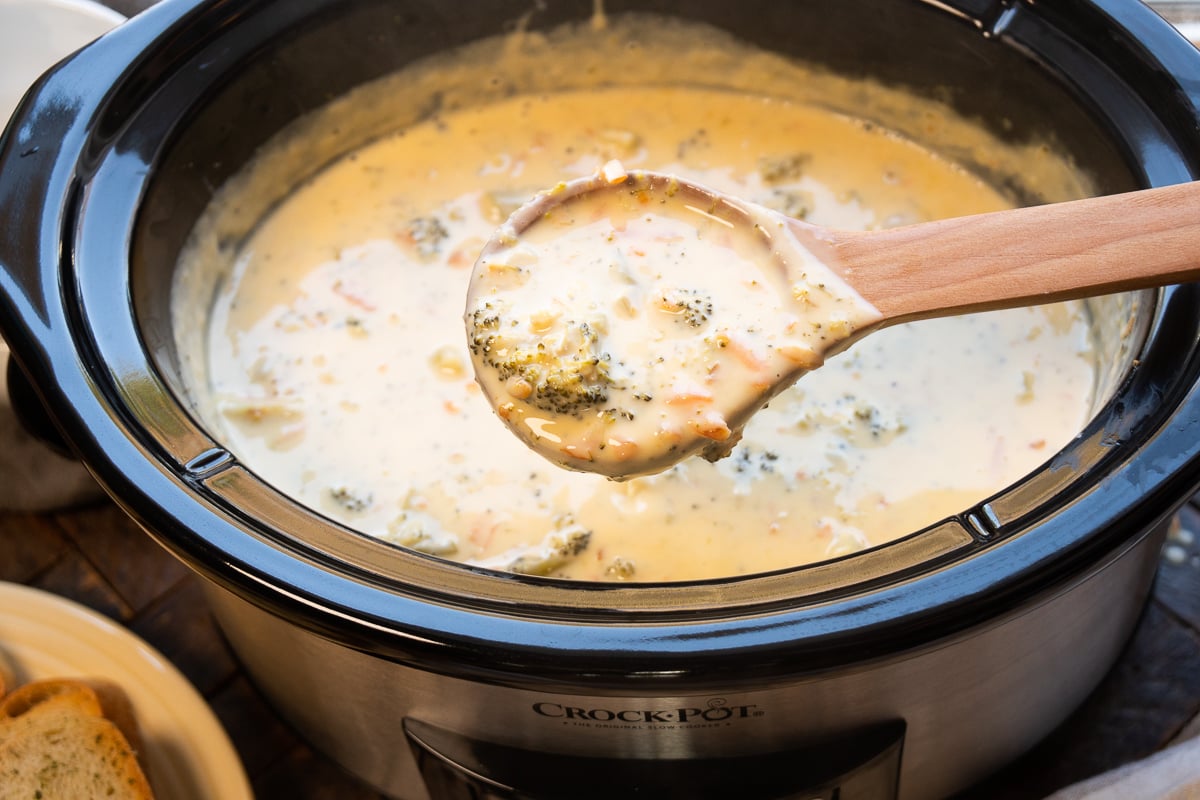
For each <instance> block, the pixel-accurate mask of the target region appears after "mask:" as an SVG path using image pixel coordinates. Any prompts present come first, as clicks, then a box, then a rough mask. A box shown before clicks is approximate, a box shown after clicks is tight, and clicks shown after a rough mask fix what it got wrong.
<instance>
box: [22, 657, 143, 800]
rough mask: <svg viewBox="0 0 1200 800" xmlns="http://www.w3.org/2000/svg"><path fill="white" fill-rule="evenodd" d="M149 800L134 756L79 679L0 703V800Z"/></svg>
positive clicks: (39, 686)
mask: <svg viewBox="0 0 1200 800" xmlns="http://www.w3.org/2000/svg"><path fill="white" fill-rule="evenodd" d="M34 797H37V798H42V800H89V799H90V798H113V800H122V799H124V798H128V799H129V800H150V798H152V797H153V794H152V792H151V789H150V784H149V782H148V781H147V780H146V775H145V773H144V772H143V771H142V768H141V765H140V764H139V763H138V760H137V754H136V753H135V752H134V750H133V748H132V747H131V746H130V744H129V741H128V739H127V738H126V737H125V735H124V734H123V733H121V730H120V729H119V728H118V727H117V725H116V724H114V723H113V721H112V720H110V719H107V718H106V717H105V716H103V713H102V707H101V702H100V698H99V697H98V696H97V694H96V692H95V691H94V690H93V689H92V688H91V687H90V686H88V685H87V684H86V683H84V682H82V681H71V680H53V681H40V682H35V683H31V684H28V685H26V686H22V687H20V688H18V689H16V690H15V691H13V692H12V693H11V694H9V695H8V696H7V697H5V698H3V700H2V701H0V800H28V798H34Z"/></svg>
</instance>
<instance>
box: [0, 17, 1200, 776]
mask: <svg viewBox="0 0 1200 800" xmlns="http://www.w3.org/2000/svg"><path fill="white" fill-rule="evenodd" d="M152 2H153V0H109V3H108V4H109V5H111V6H113V7H114V8H116V9H118V10H119V11H121V12H123V13H126V14H132V13H136V12H137V11H139V10H141V9H143V8H145V7H147V6H149V5H151V4H152ZM1179 523H1180V525H1181V527H1182V530H1183V531H1185V532H1191V531H1196V532H1200V505H1198V504H1197V502H1196V501H1195V500H1193V502H1192V503H1191V504H1189V505H1188V506H1187V507H1186V508H1185V510H1184V511H1183V512H1181V514H1180V516H1179ZM1181 538H1182V539H1183V541H1173V542H1172V543H1171V544H1170V545H1169V546H1168V548H1167V550H1166V551H1164V552H1165V553H1166V556H1165V557H1164V559H1163V565H1162V569H1161V571H1160V574H1159V577H1158V580H1157V582H1156V585H1155V590H1154V595H1153V598H1152V600H1151V602H1150V604H1149V605H1148V607H1147V609H1146V613H1145V615H1144V617H1143V619H1142V621H1141V624H1140V625H1139V627H1138V629H1137V632H1136V634H1135V635H1134V637H1133V639H1132V641H1131V642H1130V643H1129V645H1128V647H1127V648H1126V649H1125V651H1124V653H1123V654H1122V656H1121V657H1120V659H1119V661H1118V662H1117V664H1116V665H1115V666H1114V668H1113V669H1112V671H1111V672H1110V674H1109V675H1108V676H1107V677H1106V678H1105V680H1104V682H1103V683H1102V684H1101V686H1100V687H1099V688H1098V689H1097V690H1096V692H1095V693H1094V694H1093V695H1092V696H1091V697H1090V698H1089V699H1088V700H1087V702H1086V703H1085V704H1084V705H1083V706H1082V707H1081V708H1080V709H1079V710H1078V711H1077V712H1076V713H1075V714H1074V715H1073V716H1072V717H1070V718H1069V719H1068V720H1067V721H1066V722H1065V723H1064V724H1063V725H1062V726H1061V727H1060V728H1059V729H1058V730H1057V731H1055V732H1054V733H1053V734H1051V735H1050V736H1049V737H1048V738H1047V739H1046V740H1045V741H1043V742H1042V743H1041V744H1039V745H1038V746H1037V747H1036V748H1034V749H1033V750H1032V751H1031V752H1030V753H1029V754H1027V755H1026V756H1025V757H1024V758H1022V759H1021V760H1020V761H1018V762H1017V763H1016V764H1013V765H1012V766H1010V767H1009V768H1007V769H1005V770H1004V771H1002V772H1001V773H1000V774H998V775H996V776H994V777H993V778H992V779H990V780H989V781H987V782H985V784H984V785H982V786H980V787H977V788H976V789H973V790H971V791H969V792H966V793H964V794H963V795H962V797H963V798H969V799H970V800H991V798H1006V799H1008V798H1011V799H1013V800H1020V799H1021V798H1041V797H1044V796H1045V795H1046V794H1047V793H1049V792H1051V791H1053V790H1055V789H1057V788H1059V787H1062V786H1065V785H1067V784H1070V783H1073V782H1075V781H1078V780H1080V779H1083V778H1086V777H1089V776H1092V775H1095V774H1098V773H1100V772H1103V771H1106V770H1108V769H1110V768H1112V767H1115V766H1118V765H1120V764H1123V763H1126V762H1129V761H1132V760H1135V759H1138V758H1141V757H1144V756H1146V755H1149V754H1151V753H1153V752H1155V751H1156V750H1158V749H1160V748H1162V747H1164V746H1165V745H1167V744H1168V743H1169V742H1171V740H1172V739H1173V738H1175V737H1176V736H1178V735H1179V733H1180V731H1182V730H1183V729H1184V728H1185V726H1187V725H1188V723H1189V722H1190V721H1191V720H1193V719H1194V718H1195V717H1196V716H1197V714H1198V713H1200V542H1198V541H1197V540H1200V535H1197V536H1193V537H1191V541H1190V543H1189V542H1187V541H1186V540H1187V538H1188V537H1187V535H1186V534H1185V535H1183V536H1182V537H1181ZM0 554H2V555H0V580H5V581H15V582H18V583H23V584H28V585H30V586H35V587H39V588H41V589H45V590H48V591H51V592H54V593H56V594H59V595H62V596H65V597H68V598H71V599H73V600H76V601H78V602H80V603H82V604H84V605H86V606H90V607H91V608H94V609H96V610H97V611H99V612H101V613H103V614H105V615H107V616H108V617H111V618H112V619H114V620H116V621H118V622H120V623H122V624H123V625H126V626H128V627H129V628H130V629H132V630H133V631H134V632H135V633H137V634H138V635H140V636H142V637H143V638H144V639H146V640H147V641H148V642H150V643H151V644H152V645H153V646H154V647H156V648H158V650H160V651H161V652H162V653H163V654H164V655H165V656H166V657H167V658H169V659H170V660H171V661H172V662H174V663H175V664H176V665H177V666H178V667H179V668H180V670H181V671H182V672H183V673H184V674H185V675H186V676H187V677H188V678H189V679H190V680H191V681H192V682H193V683H194V684H195V686H196V688H197V689H198V690H199V691H200V693H201V694H202V695H203V696H204V697H205V698H207V699H208V701H209V702H210V704H211V705H212V707H213V709H214V710H215V712H216V715H217V717H218V718H219V719H220V720H221V722H222V723H223V724H224V725H225V728H226V730H227V731H228V732H229V734H230V737H231V738H232V739H233V742H234V744H235V746H236V747H237V749H238V752H239V754H240V755H241V758H242V761H243V763H244V765H245V768H246V771H247V773H248V774H249V775H250V777H251V781H252V783H253V786H254V789H255V792H256V794H257V796H258V797H259V798H260V799H261V800H274V798H281V799H282V798H287V800H307V799H308V798H338V800H357V799H358V798H378V797H379V795H378V794H377V793H375V792H373V791H371V790H370V789H368V788H366V787H364V786H362V785H361V784H359V783H357V782H356V781H355V780H354V779H352V778H350V777H349V776H347V775H346V774H345V773H343V772H342V771H341V770H340V769H339V768H338V767H337V766H335V765H334V764H332V763H331V762H329V761H328V760H327V759H325V758H324V757H322V756H320V755H318V754H316V753H314V752H313V751H312V750H311V749H310V748H309V747H308V746H307V745H305V744H304V742H302V741H301V740H300V739H299V738H298V737H297V735H296V734H295V733H294V732H293V731H292V730H291V729H289V728H288V727H287V725H285V724H284V723H283V722H281V721H280V719H279V718H278V717H277V716H276V715H275V714H274V712H273V711H272V710H271V708H270V707H268V706H267V705H266V703H265V702H264V701H263V699H262V697H260V695H259V694H258V692H257V691H256V690H255V688H254V687H253V686H252V685H251V683H250V682H249V681H248V680H247V678H246V676H245V675H244V674H243V672H242V670H241V668H240V666H239V664H238V663H237V661H236V660H235V659H234V657H233V655H232V653H231V652H230V650H229V648H228V647H227V646H226V644H225V642H224V640H223V639H222V638H221V635H220V633H219V631H218V630H217V628H216V626H215V623H214V622H213V620H212V618H211V616H210V615H209V612H208V609H207V608H206V606H205V600H204V595H203V592H202V591H201V588H200V585H199V579H198V578H196V577H195V576H194V575H192V574H191V573H190V572H189V571H188V570H187V569H186V568H185V567H184V566H183V565H181V564H180V563H179V562H177V561H176V560H175V559H174V558H172V557H171V556H169V555H168V554H167V553H166V552H164V551H163V550H162V549H161V548H160V547H159V546H158V545H157V544H155V543H154V542H153V541H151V540H150V539H149V538H148V537H147V536H146V535H145V534H144V533H143V532H142V531H141V530H140V529H138V528H137V526H136V525H134V523H133V522H131V521H130V520H129V519H128V518H127V517H126V516H125V515H124V513H123V512H121V511H120V510H119V509H118V508H117V507H116V506H115V505H112V504H111V503H108V502H103V503H101V504H98V505H95V506H90V507H86V508H81V509H75V510H68V511H61V512H55V513H48V514H20V513H3V512H0ZM980 722H981V725H986V721H985V720H981V721H980Z"/></svg>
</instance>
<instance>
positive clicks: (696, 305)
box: [659, 289, 713, 328]
mask: <svg viewBox="0 0 1200 800" xmlns="http://www.w3.org/2000/svg"><path fill="white" fill-rule="evenodd" d="M659 306H660V307H661V308H662V309H663V310H664V311H666V312H668V313H670V314H675V315H677V316H676V319H678V320H679V321H680V322H682V323H683V324H685V325H687V326H688V327H689V328H699V327H701V326H702V325H704V323H706V322H708V318H709V316H711V315H712V312H713V301H712V298H711V297H708V296H707V295H703V294H700V293H699V292H697V291H696V290H695V289H673V290H671V291H668V292H664V293H663V295H662V297H661V299H660V300H659Z"/></svg>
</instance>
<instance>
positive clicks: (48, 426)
mask: <svg viewBox="0 0 1200 800" xmlns="http://www.w3.org/2000/svg"><path fill="white" fill-rule="evenodd" d="M5 381H7V385H8V400H9V403H11V404H12V410H13V415H14V416H15V417H16V418H17V421H18V422H19V423H21V427H23V428H24V429H25V430H26V431H27V432H28V433H29V434H30V435H31V436H33V437H34V438H35V439H37V440H38V441H40V442H42V444H44V445H46V446H47V447H49V448H50V449H51V450H53V451H54V452H56V453H58V454H59V455H61V456H65V457H67V458H70V459H74V458H75V454H74V453H73V452H72V451H71V448H70V447H68V446H67V443H66V442H65V441H64V440H63V438H62V435H61V434H60V433H59V431H58V428H57V427H56V426H55V424H54V422H53V421H52V420H51V419H50V415H49V413H47V412H46V407H45V406H44V405H43V404H42V401H41V399H40V398H39V397H38V396H37V392H35V391H34V389H33V384H32V383H30V381H29V378H28V377H27V376H26V375H25V372H24V370H22V369H21V368H20V366H18V364H17V362H16V361H15V360H14V359H13V358H12V357H11V356H10V357H9V358H8V366H7V367H6V368H5Z"/></svg>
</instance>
